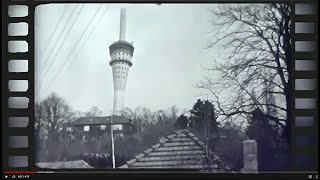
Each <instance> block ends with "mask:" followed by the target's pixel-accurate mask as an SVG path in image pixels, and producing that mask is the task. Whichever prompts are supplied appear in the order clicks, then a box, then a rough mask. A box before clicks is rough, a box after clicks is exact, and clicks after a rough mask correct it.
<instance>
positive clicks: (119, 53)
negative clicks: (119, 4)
mask: <svg viewBox="0 0 320 180" xmlns="http://www.w3.org/2000/svg"><path fill="white" fill-rule="evenodd" d="M125 35H126V9H124V8H122V9H121V13H120V34H119V41H116V42H114V43H113V44H111V45H110V46H109V52H110V57H111V61H110V63H109V65H110V66H111V67H112V74H113V87H114V100H113V115H115V116H120V115H121V111H122V110H123V108H124V93H125V89H126V83H127V78H128V73H129V69H130V67H131V66H132V62H131V58H132V56H133V51H134V47H133V45H132V43H128V42H126V41H125Z"/></svg>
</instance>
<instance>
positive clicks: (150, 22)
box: [35, 4, 218, 114]
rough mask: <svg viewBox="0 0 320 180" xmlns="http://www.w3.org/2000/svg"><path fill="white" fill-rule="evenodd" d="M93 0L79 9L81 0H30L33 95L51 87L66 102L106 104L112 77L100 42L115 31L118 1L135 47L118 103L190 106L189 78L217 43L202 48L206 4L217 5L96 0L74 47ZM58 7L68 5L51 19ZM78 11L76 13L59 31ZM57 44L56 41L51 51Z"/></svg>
mask: <svg viewBox="0 0 320 180" xmlns="http://www.w3.org/2000/svg"><path fill="white" fill-rule="evenodd" d="M99 7H100V4H86V5H85V6H84V7H83V9H82V11H81V12H80V8H81V4H48V5H41V6H38V7H37V8H36V14H35V36H36V37H35V46H36V47H35V58H36V59H35V60H36V99H37V100H39V99H44V98H45V97H46V96H48V95H49V94H50V93H51V92H56V93H57V94H58V95H60V96H61V97H63V98H64V99H65V100H66V101H67V102H68V103H69V104H70V105H71V106H72V107H73V109H74V110H80V111H87V110H88V109H89V108H90V107H92V106H98V107H99V108H101V109H102V110H103V111H104V114H108V113H110V112H111V110H112V105H113V80H112V69H111V67H110V66H109V61H110V56H109V49H108V47H109V45H110V44H112V43H113V42H115V41H117V40H118V39H119V22H120V8H122V7H125V8H126V9H127V25H126V27H127V28H126V41H128V42H133V43H134V44H133V45H134V47H135V51H134V55H133V58H132V62H133V66H132V67H131V68H130V71H129V77H128V80H127V86H126V92H125V107H129V108H135V107H137V106H143V107H147V108H150V109H151V110H159V109H167V108H168V107H169V106H171V105H176V106H177V107H178V108H188V109H190V108H191V107H192V106H193V104H194V103H195V101H196V99H198V98H199V96H200V95H201V93H200V90H199V89H197V88H195V85H196V83H197V82H199V81H200V80H201V79H202V77H203V76H204V75H205V74H206V73H207V72H206V71H205V70H204V68H203V67H208V65H209V64H211V65H212V63H211V62H212V58H213V57H214V56H215V55H216V54H217V53H218V50H217V49H212V50H210V51H207V50H205V47H206V45H207V44H208V40H209V39H210V36H209V35H208V34H206V32H208V31H210V29H211V28H212V25H211V23H210V22H209V21H210V20H212V18H213V17H212V14H211V13H210V12H209V10H210V9H211V10H212V9H214V8H215V7H217V6H216V5H209V4H202V5H201V4H176V5H175V4H167V5H165V4H162V5H161V6H159V5H155V4H149V5H142V4H141V5H140V4H131V5H130V4H103V5H102V7H101V9H100V10H99V11H98V14H97V16H96V17H95V18H94V19H93V21H92V24H91V25H90V26H89V29H88V31H87V32H86V33H85V34H84V36H83V39H81V41H80V42H79V44H78V46H77V47H76V48H75V46H76V44H77V42H78V41H79V40H80V38H81V35H82V34H83V32H85V30H86V27H87V26H88V24H89V22H90V20H91V19H92V18H93V16H94V14H95V12H96V11H97V10H98V9H99ZM65 8H68V9H67V10H66V14H65V16H64V17H63V18H62V21H61V24H60V26H58V22H59V19H60V18H61V17H62V15H63V12H64V10H65ZM73 8H77V9H76V10H75V14H74V15H73V16H72V17H71V22H70V23H69V25H68V26H67V27H66V29H65V31H64V33H63V34H62V37H61V39H60V40H58V37H59V34H60V33H61V32H62V31H63V28H64V26H65V24H66V23H67V19H68V16H70V14H71V13H72V9H73ZM106 8H107V9H106ZM105 9H106V12H105V13H104V11H105ZM78 12H80V16H79V19H78V20H77V21H76V22H75V24H74V27H73V29H71V31H70V34H69V35H68V36H66V34H67V32H68V31H69V28H70V27H71V25H72V22H73V21H74V19H75V18H76V14H77V13H78ZM102 15H103V16H102ZM100 17H102V19H101V21H100V22H99V23H98V21H99V18H100ZM57 26H58V28H57V31H56V33H55V34H54V35H53V36H52V34H53V32H54V30H55V28H56V27H57ZM94 28H95V29H94ZM92 29H94V31H93V32H92ZM91 32H92V33H91ZM89 34H91V35H89ZM51 36H52V39H51V41H50V38H51ZM64 36H65V37H66V39H64ZM56 42H57V43H56ZM55 44H56V48H55V49H54V48H53V47H54V45H55ZM60 45H63V46H61V49H60V51H57V50H58V49H59V47H60ZM46 48H47V49H46ZM73 49H75V50H74V51H73ZM71 52H72V54H71ZM69 54H71V56H70V58H68V56H69ZM49 57H50V58H49ZM46 61H48V62H46ZM65 61H66V63H65ZM64 63H65V65H63V64H64ZM43 67H44V68H43ZM41 68H42V69H41ZM39 69H41V70H39ZM57 73H59V74H58V75H57V76H56V74H57ZM55 76H56V79H55V81H52V79H53V78H54V77H55ZM51 82H52V83H51ZM50 84H51V85H50Z"/></svg>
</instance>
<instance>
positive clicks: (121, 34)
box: [119, 8, 126, 41]
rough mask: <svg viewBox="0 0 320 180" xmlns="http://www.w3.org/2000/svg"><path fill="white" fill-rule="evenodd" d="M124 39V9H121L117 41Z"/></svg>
mask: <svg viewBox="0 0 320 180" xmlns="http://www.w3.org/2000/svg"><path fill="white" fill-rule="evenodd" d="M125 38H126V9H125V8H121V12H120V34H119V40H120V41H125Z"/></svg>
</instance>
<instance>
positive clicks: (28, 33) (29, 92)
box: [2, 0, 318, 171]
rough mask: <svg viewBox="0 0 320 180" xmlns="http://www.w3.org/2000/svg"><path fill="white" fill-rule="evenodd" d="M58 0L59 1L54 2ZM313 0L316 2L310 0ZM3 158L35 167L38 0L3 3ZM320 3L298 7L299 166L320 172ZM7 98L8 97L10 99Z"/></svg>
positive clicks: (19, 166)
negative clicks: (319, 69)
mask: <svg viewBox="0 0 320 180" xmlns="http://www.w3.org/2000/svg"><path fill="white" fill-rule="evenodd" d="M52 2H53V1H52ZM309 2H310V1H309ZM3 4H4V6H3V11H2V13H3V14H2V17H6V18H4V19H3V21H4V24H5V25H6V24H7V27H8V28H4V29H3V37H4V38H3V47H8V50H6V49H3V51H4V52H3V57H4V58H3V61H2V68H3V71H2V72H3V84H2V87H3V89H4V90H7V89H8V91H7V92H5V91H4V92H3V96H2V97H4V98H5V99H4V101H3V123H2V124H3V126H2V130H3V131H2V135H3V147H2V149H3V162H2V165H3V167H4V170H9V169H10V170H32V169H33V168H34V167H35V165H34V157H35V154H34V153H35V151H34V147H35V143H34V137H33V134H34V129H33V124H34V67H35V66H34V65H35V64H34V48H33V47H34V29H33V27H34V7H35V6H34V4H33V3H32V1H30V0H29V1H26V0H20V1H18V0H11V1H3ZM316 8H317V5H314V4H307V3H304V4H303V3H300V4H296V5H295V6H294V8H292V11H293V12H292V14H293V16H292V17H293V18H292V24H291V30H292V31H291V32H294V33H292V42H293V61H294V63H293V65H294V68H293V69H294V70H293V72H294V73H293V74H294V78H293V79H294V81H293V83H292V89H294V92H293V96H294V97H293V99H294V101H293V107H294V111H293V117H294V120H292V121H293V123H292V124H293V126H292V140H293V143H292V144H293V145H292V150H293V156H294V157H293V162H292V164H293V169H294V170H296V171H314V170H316V171H317V170H318V115H317V109H318V92H317V90H318V89H317V83H318V72H317V64H318V62H317V60H318V56H317V46H318V39H317V33H318V27H317V22H318V16H317V12H318V11H317V9H316ZM6 99H7V101H6Z"/></svg>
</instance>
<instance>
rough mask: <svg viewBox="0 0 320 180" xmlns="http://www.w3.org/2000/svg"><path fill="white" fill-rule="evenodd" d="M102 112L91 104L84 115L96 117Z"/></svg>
mask: <svg viewBox="0 0 320 180" xmlns="http://www.w3.org/2000/svg"><path fill="white" fill-rule="evenodd" d="M101 114H102V111H101V110H100V109H99V108H98V107H97V106H93V107H91V108H90V110H89V111H88V112H86V113H85V116H86V117H97V116H100V115H101Z"/></svg>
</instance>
